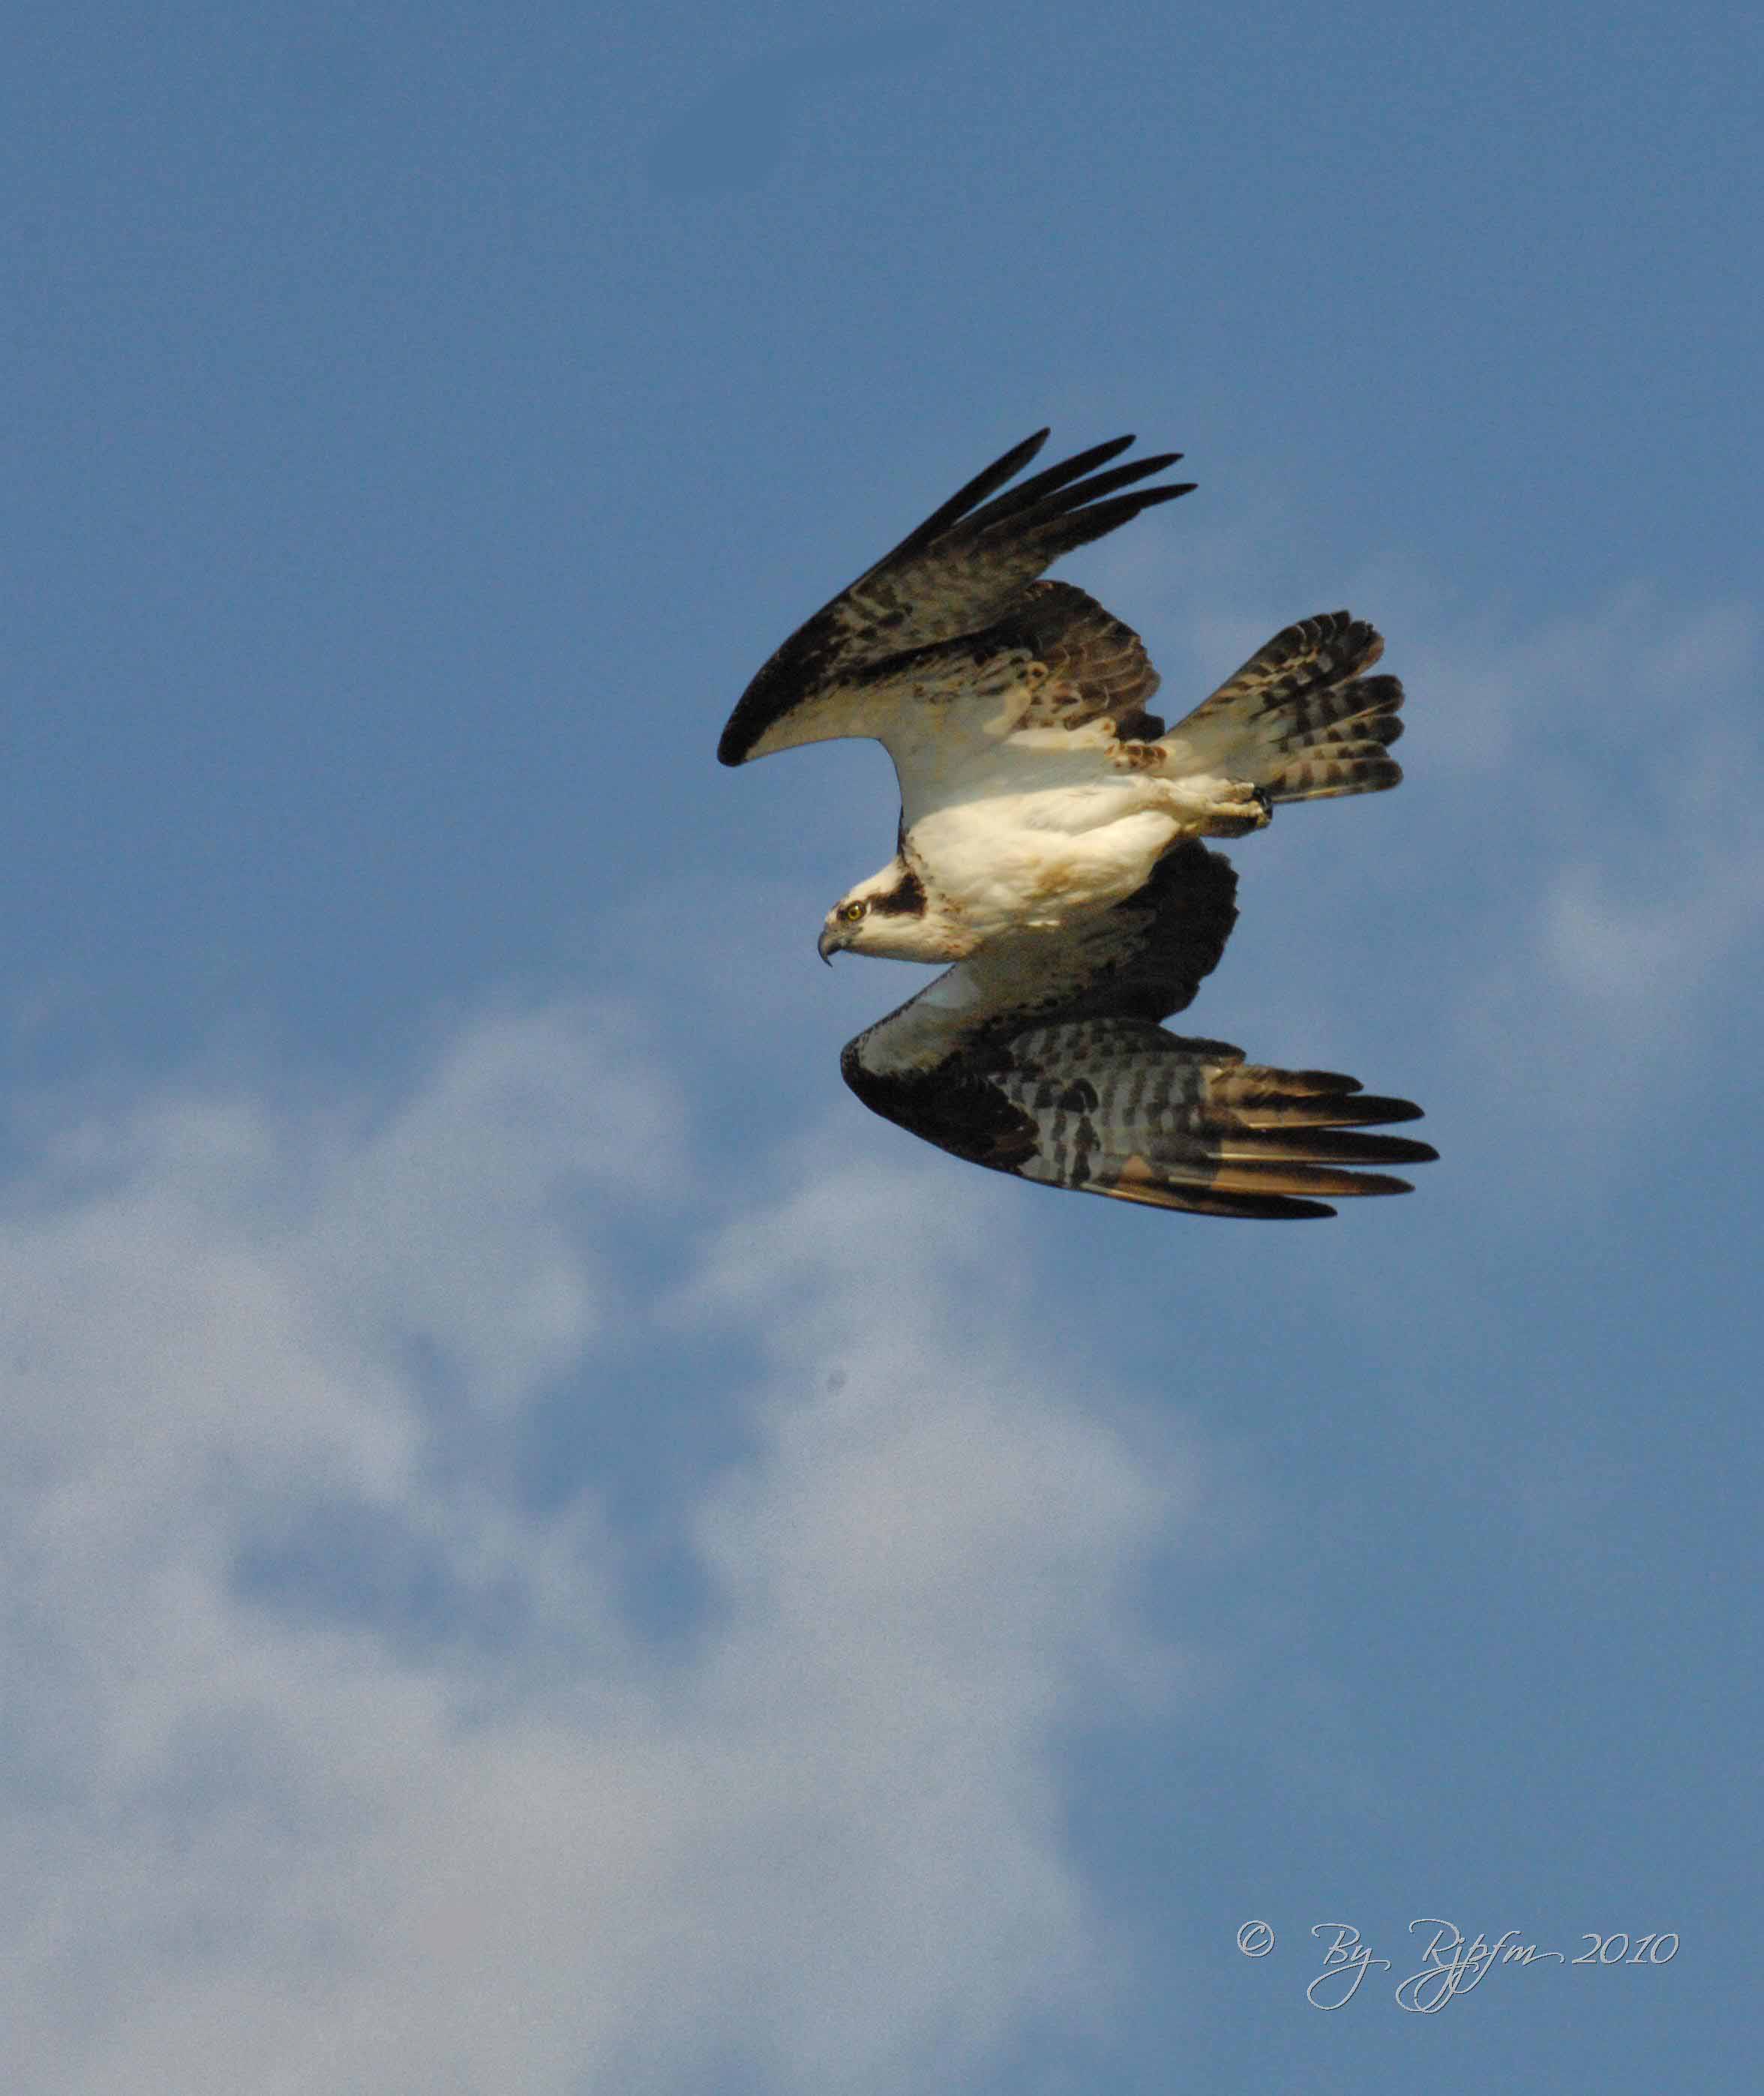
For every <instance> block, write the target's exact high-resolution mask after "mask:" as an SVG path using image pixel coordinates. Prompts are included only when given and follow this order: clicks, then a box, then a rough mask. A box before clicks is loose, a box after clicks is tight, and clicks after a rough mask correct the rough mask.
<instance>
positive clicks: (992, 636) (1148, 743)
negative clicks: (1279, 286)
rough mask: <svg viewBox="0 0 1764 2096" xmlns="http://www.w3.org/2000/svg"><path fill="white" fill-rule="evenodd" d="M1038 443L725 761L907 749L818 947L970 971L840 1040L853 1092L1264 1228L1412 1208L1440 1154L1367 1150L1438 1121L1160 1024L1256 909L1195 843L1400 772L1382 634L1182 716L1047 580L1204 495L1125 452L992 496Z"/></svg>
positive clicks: (1297, 634) (735, 737)
mask: <svg viewBox="0 0 1764 2096" xmlns="http://www.w3.org/2000/svg"><path fill="white" fill-rule="evenodd" d="M1047 435H1048V432H1047V431H1046V430H1040V431H1038V432H1037V434H1035V435H1034V436H1033V437H1029V438H1028V439H1025V440H1024V442H1023V443H1020V444H1018V445H1016V446H1015V447H1014V448H1012V449H1011V450H1010V451H1008V452H1006V453H1005V455H1004V456H1003V457H1002V458H1000V459H998V460H996V461H994V462H993V464H992V465H989V466H988V467H987V468H986V469H985V471H984V472H983V473H980V474H977V475H976V477H975V478H973V479H972V480H971V481H970V482H968V483H967V485H966V486H965V487H963V488H961V489H960V490H958V492H957V493H956V494H954V495H953V496H951V497H950V500H948V501H947V502H945V504H942V506H941V508H940V509H937V510H936V511H934V512H933V513H932V515H931V516H929V517H927V518H926V519H925V521H924V522H923V523H922V524H921V525H919V526H918V527H917V529H916V530H915V531H911V532H910V533H909V534H908V535H907V536H906V538H905V539H902V541H901V543H900V544H899V545H897V547H896V548H894V550H893V552H890V553H889V554H887V555H885V556H884V557H883V559H881V560H880V561H878V562H877V563H876V564H875V566H874V567H872V568H871V569H869V570H867V572H866V573H865V574H862V575H861V576H859V578H858V580H857V581H856V582H854V583H852V584H851V585H850V586H849V587H848V588H846V589H845V590H842V591H841V592H840V594H839V595H838V596H836V597H835V598H834V599H833V600H832V602H831V603H830V604H828V605H825V606H823V609H821V610H819V611H818V612H817V613H816V614H814V617H813V618H811V619H810V620H809V621H808V622H807V623H806V625H804V626H802V627H801V628H799V629H798V631H797V632H796V633H794V634H792V636H791V637H790V639H789V640H787V641H786V642H785V643H784V645H783V647H781V648H779V650H778V651H777V653H775V655H774V656H773V657H772V658H771V661H770V662H767V663H766V666H765V667H764V668H763V669H762V670H761V671H760V672H759V674H758V676H757V677H755V678H754V679H753V683H751V684H750V685H749V687H748V688H747V691H746V692H744V695H743V696H742V697H741V700H740V703H739V704H738V705H736V709H735V711H734V712H733V714H731V716H730V718H729V723H728V725H727V727H725V729H724V730H723V739H722V741H721V742H720V744H719V745H718V756H719V757H720V758H721V759H722V761H723V762H724V763H725V764H742V763H745V762H747V761H748V760H749V758H755V757H766V756H769V755H771V753H772V752H774V751H775V750H780V749H793V748H795V747H796V746H797V745H798V744H801V743H810V742H825V741H831V740H836V739H838V738H840V737H844V736H873V737H874V738H875V740H877V741H879V742H880V743H881V744H882V745H884V748H885V749H887V750H888V752H889V755H890V757H891V758H893V762H894V769H895V772H896V775H897V778H898V779H899V782H900V789H901V818H900V827H899V833H898V843H897V849H896V852H895V854H894V857H893V858H892V859H891V860H890V861H889V863H888V865H887V866H885V867H883V868H882V869H881V871H880V872H878V873H875V874H872V875H871V876H870V877H869V879H868V880H863V881H860V882H859V883H858V885H857V886H856V887H855V888H854V889H851V890H850V891H849V893H847V894H846V895H845V897H842V898H841V901H840V902H837V903H836V904H835V905H834V906H833V908H832V910H829V911H828V913H827V918H826V920H825V923H824V924H823V928H822V931H821V936H820V953H821V956H822V958H823V959H830V958H832V954H834V953H835V952H836V951H841V950H849V951H851V952H854V953H862V954H875V955H878V956H880V957H882V958H888V959H895V960H911V961H929V962H945V963H953V964H954V965H953V966H950V967H947V968H946V969H945V972H944V973H943V974H942V975H941V976H938V977H937V980H935V981H934V982H932V984H931V985H929V986H928V988H926V989H923V990H921V991H920V992H919V994H918V995H917V996H916V997H915V998H911V999H910V1000H909V1001H908V1002H906V1004H904V1005H902V1007H900V1009H899V1010H898V1011H894V1012H892V1013H890V1014H889V1016H888V1017H887V1018H885V1019H884V1020H880V1022H879V1023H878V1024H875V1025H874V1026H872V1027H871V1028H868V1029H867V1031H866V1032H864V1033H861V1034H859V1035H858V1037H857V1038H856V1039H855V1040H854V1041H850V1042H849V1043H848V1044H847V1046H846V1047H845V1052H844V1054H843V1055H842V1057H841V1071H842V1072H843V1074H844V1076H845V1081H846V1083H847V1084H848V1085H849V1086H850V1087H851V1089H853V1090H854V1092H855V1093H856V1094H858V1098H861V1099H862V1101H863V1102H864V1103H865V1104H866V1105H867V1106H868V1107H871V1108H872V1109H873V1110H874V1111H875V1112H877V1113H879V1114H881V1115H882V1116H884V1117H885V1118H886V1119H888V1120H893V1121H895V1122H897V1123H898V1124H900V1125H901V1126H902V1127H903V1128H906V1129H910V1131H911V1132H912V1133H914V1134H915V1135H919V1136H922V1137H923V1138H925V1140H926V1141H928V1142H933V1143H936V1144H937V1145H938V1146H940V1147H941V1148H943V1149H945V1150H948V1151H951V1152H952V1153H953V1154H954V1155H956V1156H958V1157H962V1158H966V1159H969V1160H970V1161H972V1163H974V1164H984V1165H987V1166H989V1167H990V1168H993V1169H994V1170H997V1171H1001V1172H1015V1173H1016V1174H1017V1175H1018V1176H1019V1177H1023V1178H1025V1179H1029V1180H1033V1181H1038V1182H1039V1183H1041V1184H1042V1185H1045V1186H1064V1187H1070V1188H1072V1189H1075V1190H1082V1191H1084V1192H1086V1193H1094V1194H1109V1195H1112V1196H1113V1197H1115V1198H1116V1199H1121V1200H1129V1201H1139V1202H1144V1203H1148V1204H1150V1205H1151V1206H1154V1207H1167V1208H1182V1209H1188V1210H1191V1211H1193V1212H1197V1213H1200V1214H1204V1215H1225V1216H1255V1217H1270V1218H1271V1217H1285V1216H1329V1215H1333V1214H1334V1208H1333V1207H1330V1205H1329V1203H1330V1200H1331V1199H1337V1198H1340V1197H1343V1196H1347V1195H1352V1194H1396V1193H1407V1192H1408V1191H1409V1190H1410V1188H1409V1186H1408V1181H1406V1180H1404V1179H1401V1178H1398V1177H1393V1176H1391V1174H1390V1173H1389V1172H1386V1171H1383V1170H1381V1169H1376V1168H1378V1167H1382V1166H1386V1165H1391V1164H1421V1163H1424V1162H1426V1161H1427V1160H1428V1159H1431V1158H1433V1157H1434V1155H1436V1154H1437V1153H1436V1152H1435V1151H1434V1150H1433V1149H1432V1148H1431V1147H1430V1146H1429V1145H1428V1144H1426V1143H1424V1142H1413V1141H1412V1140H1410V1139H1408V1138H1406V1137H1402V1136H1393V1135H1384V1134H1376V1133H1367V1130H1368V1129H1375V1128H1378V1127H1380V1126H1382V1125H1383V1124H1388V1123H1392V1122H1397V1121H1404V1120H1414V1119H1417V1117H1418V1116H1419V1114H1420V1109H1419V1107H1415V1106H1412V1105H1411V1104H1409V1103H1408V1101H1407V1100H1404V1099H1397V1098H1379V1097H1373V1096H1369V1095H1368V1094H1366V1093H1364V1091H1363V1090H1362V1089H1361V1088H1360V1085H1358V1084H1357V1083H1356V1081H1355V1080H1354V1079H1352V1078H1351V1077H1345V1076H1338V1075H1336V1074H1334V1073H1333V1072H1328V1071H1316V1070H1306V1071H1288V1070H1278V1069H1274V1068H1269V1067H1267V1066H1264V1065H1261V1064H1255V1063H1247V1061H1246V1060H1245V1059H1244V1057H1243V1055H1242V1051H1241V1050H1238V1049H1236V1048H1233V1047H1230V1046H1227V1045H1226V1044H1225V1043H1224V1042H1221V1041H1207V1040H1198V1039H1191V1038H1186V1037H1182V1036H1180V1035H1177V1034H1172V1033H1168V1032H1167V1031H1166V1030H1165V1029H1164V1028H1163V1027H1162V1026H1160V1025H1159V1024H1158V1022H1159V1020H1162V1019H1165V1018H1168V1016H1170V1015H1172V1013H1174V1012H1177V1011H1181V1010H1183V1009H1184V1008H1185V1007H1186V1006H1187V1005H1188V1003H1189V1002H1190V1000H1191V999H1192V998H1193V997H1194V993H1195V992H1196V990H1197V989H1198V988H1199V985H1200V983H1201V981H1202V980H1203V978H1204V977H1205V976H1207V975H1208V974H1210V973H1211V972H1212V969H1213V967H1215V966H1216V963H1217V962H1218V960H1219V958H1220V954H1222V953H1223V951H1224V950H1225V941H1226V940H1227V938H1228V937H1229V935H1230V932H1231V927H1232V925H1233V923H1234V922H1235V921H1236V917H1237V910H1236V906H1235V902H1234V893H1235V889H1236V886H1237V876H1236V875H1235V873H1234V872H1233V871H1232V868H1231V866H1230V864H1229V861H1227V860H1226V859H1225V858H1224V857H1223V856H1222V855H1221V854H1220V853H1218V852H1216V851H1213V850H1211V849H1208V847H1207V845H1205V844H1204V843H1203V841H1202V840H1203V839H1205V838H1208V837H1237V836H1247V835H1248V834H1249V833H1250V832H1252V831H1255V830H1258V829H1260V828H1263V827H1265V826H1266V824H1267V823H1268V820H1269V818H1270V816H1271V814H1272V813H1273V809H1274V808H1275V807H1277V806H1280V805H1281V804H1282V803H1283V802H1286V801H1308V800H1321V799H1326V798H1330V797H1335V796H1338V795H1343V794H1349V793H1377V792H1378V791H1380V790H1382V789H1383V788H1386V787H1391V786H1394V785H1395V784H1397V782H1398V780H1399V779H1400V778H1401V777H1402V773H1401V771H1399V768H1398V766H1397V765H1396V763H1395V760H1394V759H1393V758H1391V754H1390V746H1391V744H1392V743H1393V742H1395V740H1396V739H1397V736H1399V733H1400V732H1401V729H1402V722H1401V719H1400V717H1399V713H1398V708H1399V706H1400V705H1401V703H1402V697H1403V691H1402V687H1401V685H1400V684H1399V683H1398V682H1397V680H1396V679H1395V678H1394V677H1391V676H1371V675H1366V674H1365V672H1367V671H1368V670H1370V669H1371V668H1372V666H1373V664H1374V663H1375V662H1377V661H1378V657H1379V655H1380V654H1381V653H1382V649H1383V642H1382V640H1381V638H1380V637H1379V635H1378V634H1377V633H1376V632H1375V631H1373V628H1372V627H1369V626H1368V625H1367V624H1365V623H1364V621H1362V620H1360V619H1356V618H1351V617H1350V616H1349V614H1347V613H1346V612H1332V613H1329V614H1325V615H1323V616H1321V617H1320V618H1308V619H1303V620H1301V621H1300V622H1299V623H1298V624H1296V625H1294V626H1289V627H1286V629H1285V631H1282V632H1281V633H1278V634H1277V635H1275V636H1274V638H1273V640H1270V641H1269V642H1268V644H1267V645H1266V646H1265V647H1264V648H1260V649H1258V650H1257V652H1256V653H1255V654H1254V655H1252V656H1251V658H1250V659H1249V661H1248V662H1246V663H1245V664H1244V665H1243V666H1242V668H1241V669H1240V670H1237V671H1236V672H1235V673H1234V675H1232V676H1230V677H1229V678H1228V679H1226V680H1225V683H1223V684H1221V685H1220V687H1219V688H1218V690H1217V691H1216V692H1214V693H1213V694H1212V696H1211V697H1209V698H1207V699H1205V700H1203V701H1202V702H1201V704H1200V705H1199V706H1197V707H1196V708H1195V709H1194V711H1193V712H1192V713H1190V714H1188V715H1187V716H1186V718H1184V719H1182V720H1181V721H1178V722H1177V724H1176V725H1175V726H1174V727H1170V728H1166V727H1165V725H1164V722H1163V720H1161V719H1160V718H1159V717H1158V716H1157V715H1155V714H1152V713H1150V712H1149V711H1148V710H1146V701H1148V700H1150V699H1151V697H1152V696H1154V694H1155V692H1156V690H1157V688H1158V675H1157V672H1156V671H1155V670H1154V669H1153V668H1152V666H1151V662H1150V659H1149V658H1148V657H1147V656H1146V651H1145V648H1144V647H1143V646H1142V644H1141V641H1140V640H1139V636H1138V635H1137V634H1136V633H1134V632H1133V630H1132V629H1131V628H1130V627H1128V626H1125V625H1124V624H1123V623H1122V622H1121V621H1120V620H1119V619H1117V618H1113V617H1112V616H1111V614H1109V613H1108V612H1107V611H1105V610H1104V609H1103V607H1102V606H1101V605H1099V604H1098V603H1097V602H1096V600H1094V598H1093V597H1090V596H1086V595H1085V592H1083V591H1082V590H1081V589H1077V588H1075V587H1073V586H1072V584H1071V583H1063V582H1047V581H1043V580H1041V579H1040V578H1041V575H1042V574H1043V572H1044V570H1046V569H1047V568H1048V567H1050V565H1052V564H1053V563H1054V561H1056V560H1058V559H1059V558H1060V557H1062V556H1063V554H1066V553H1068V552H1072V550H1073V549H1074V548H1076V547H1079V546H1082V545H1085V544H1088V543H1089V541H1090V540H1092V539H1099V538H1101V537H1102V536H1103V535H1104V534H1105V533H1107V532H1109V531H1114V530H1116V528H1117V526H1120V525H1122V524H1124V523H1126V522H1128V521H1129V519H1130V518H1131V517H1136V516H1137V515H1138V513H1140V511H1141V510H1142V509H1148V508H1150V507H1151V505H1152V504H1155V503H1159V502H1168V501H1171V500H1173V499H1174V498H1175V497H1176V496H1180V495H1185V494H1187V493H1189V492H1190V488H1191V487H1192V486H1193V483H1184V482H1177V483H1163V484H1161V485H1157V486H1151V487H1146V486H1142V485H1136V483H1143V482H1145V481H1147V480H1149V479H1151V478H1152V476H1154V475H1155V474H1159V473H1161V472H1162V471H1164V469H1166V468H1167V467H1169V466H1171V465H1174V464H1175V463H1176V462H1177V458H1178V457H1179V456H1180V454H1179V453H1175V452H1167V453H1163V454H1160V455H1158V456H1153V457H1150V458H1142V459H1137V460H1133V461H1129V462H1128V463H1126V464H1124V465H1111V463H1110V461H1112V460H1114V459H1116V458H1118V457H1119V456H1120V453H1121V452H1124V451H1125V450H1126V449H1127V448H1129V446H1130V445H1131V444H1132V443H1133V441H1134V440H1133V438H1131V437H1118V438H1116V439H1114V440H1112V441H1111V442H1110V443H1104V444H1098V445H1097V446H1095V447H1094V448H1092V449H1091V450H1089V451H1086V452H1080V453H1079V454H1078V455H1077V456H1076V457H1074V458H1071V459H1068V460H1067V461H1064V463H1063V464H1062V465H1056V466H1052V467H1050V468H1046V469H1044V470H1043V471H1041V472H1040V473H1037V474H1033V475H1032V476H1031V477H1030V478H1028V479H1027V480H1023V481H1020V482H1019V483H1018V484H1017V485H1016V486H1015V487H1010V488H1008V489H1007V490H1006V491H1005V492H1003V493H1000V492H999V491H1000V490H1001V489H1004V488H1006V483H1008V482H1010V481H1012V480H1014V479H1015V478H1016V476H1017V475H1018V474H1020V472H1021V471H1022V470H1023V469H1024V466H1026V465H1028V463H1029V461H1031V460H1032V459H1033V458H1034V456H1036V454H1037V452H1039V451H1040V450H1041V447H1042V445H1043V444H1044V443H1046V440H1047Z"/></svg>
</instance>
